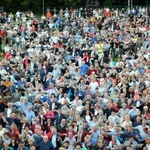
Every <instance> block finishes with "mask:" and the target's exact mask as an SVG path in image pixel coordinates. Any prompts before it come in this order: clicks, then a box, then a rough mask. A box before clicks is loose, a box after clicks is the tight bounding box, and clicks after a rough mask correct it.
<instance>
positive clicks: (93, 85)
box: [89, 81, 99, 92]
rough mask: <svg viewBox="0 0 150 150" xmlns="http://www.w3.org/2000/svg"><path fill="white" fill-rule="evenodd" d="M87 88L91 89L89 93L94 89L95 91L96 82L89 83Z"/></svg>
mask: <svg viewBox="0 0 150 150" xmlns="http://www.w3.org/2000/svg"><path fill="white" fill-rule="evenodd" d="M89 86H90V88H91V90H90V91H91V92H95V89H96V88H97V87H98V86H99V85H98V82H96V81H95V82H91V83H90V85H89Z"/></svg>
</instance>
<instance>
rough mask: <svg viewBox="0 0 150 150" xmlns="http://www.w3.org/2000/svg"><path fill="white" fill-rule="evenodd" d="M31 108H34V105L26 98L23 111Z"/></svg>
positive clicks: (22, 107) (22, 106)
mask: <svg viewBox="0 0 150 150" xmlns="http://www.w3.org/2000/svg"><path fill="white" fill-rule="evenodd" d="M29 106H31V107H33V105H32V103H30V102H28V98H24V103H23V104H22V105H21V109H22V111H23V112H25V111H26V110H28V108H29Z"/></svg>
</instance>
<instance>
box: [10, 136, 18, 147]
mask: <svg viewBox="0 0 150 150" xmlns="http://www.w3.org/2000/svg"><path fill="white" fill-rule="evenodd" d="M9 146H10V147H12V148H13V149H14V150H16V149H17V148H18V143H17V142H16V141H15V138H11V142H10V144H9Z"/></svg>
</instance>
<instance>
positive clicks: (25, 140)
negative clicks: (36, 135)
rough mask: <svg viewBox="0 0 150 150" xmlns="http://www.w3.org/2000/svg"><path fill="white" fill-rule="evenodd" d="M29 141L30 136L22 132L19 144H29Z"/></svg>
mask: <svg viewBox="0 0 150 150" xmlns="http://www.w3.org/2000/svg"><path fill="white" fill-rule="evenodd" d="M27 141H28V136H27V134H26V132H22V133H21V134H20V135H19V139H18V142H19V143H22V142H24V143H26V144H27Z"/></svg>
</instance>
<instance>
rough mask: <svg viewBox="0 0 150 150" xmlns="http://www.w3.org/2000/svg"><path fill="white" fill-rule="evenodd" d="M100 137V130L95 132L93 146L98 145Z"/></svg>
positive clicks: (92, 139) (92, 138)
mask: <svg viewBox="0 0 150 150" xmlns="http://www.w3.org/2000/svg"><path fill="white" fill-rule="evenodd" d="M99 135H100V131H99V130H97V131H95V132H93V134H92V137H91V144H92V145H96V144H97V141H98V139H99Z"/></svg>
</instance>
